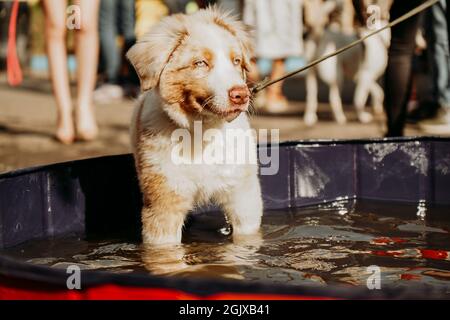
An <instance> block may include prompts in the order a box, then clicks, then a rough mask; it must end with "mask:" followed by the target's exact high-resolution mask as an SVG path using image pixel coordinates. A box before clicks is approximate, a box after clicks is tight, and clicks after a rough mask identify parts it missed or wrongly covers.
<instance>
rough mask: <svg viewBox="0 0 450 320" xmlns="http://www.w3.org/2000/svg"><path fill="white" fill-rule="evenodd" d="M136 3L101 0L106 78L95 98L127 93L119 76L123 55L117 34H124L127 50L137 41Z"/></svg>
mask: <svg viewBox="0 0 450 320" xmlns="http://www.w3.org/2000/svg"><path fill="white" fill-rule="evenodd" d="M134 7H135V1H134V0H101V2H100V16H99V31H100V53H101V59H102V62H103V65H104V69H105V75H106V81H105V83H103V84H102V85H101V86H100V87H99V88H97V90H95V92H94V100H95V101H96V102H103V103H105V102H109V101H111V100H114V99H120V98H122V97H123V95H124V90H123V88H122V86H121V85H120V79H119V74H120V69H121V64H122V60H123V59H122V57H123V56H124V55H123V54H122V49H121V48H120V47H119V46H118V44H117V37H118V36H119V35H122V36H123V41H124V48H125V50H127V49H128V48H129V47H131V45H132V44H133V43H134V42H135V40H136V37H135V34H134V24H135V8H134ZM125 50H124V51H125Z"/></svg>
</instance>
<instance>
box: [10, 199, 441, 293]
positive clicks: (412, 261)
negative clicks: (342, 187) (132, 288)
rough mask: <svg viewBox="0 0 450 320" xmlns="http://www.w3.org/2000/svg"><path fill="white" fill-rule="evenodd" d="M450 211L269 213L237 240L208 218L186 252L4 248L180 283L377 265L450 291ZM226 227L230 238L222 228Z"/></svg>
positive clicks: (396, 277)
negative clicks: (251, 234)
mask: <svg viewBox="0 0 450 320" xmlns="http://www.w3.org/2000/svg"><path fill="white" fill-rule="evenodd" d="M449 213H450V209H449V208H448V207H427V206H426V205H425V203H422V202H421V203H419V204H418V205H414V206H413V205H400V204H393V203H383V202H370V201H353V200H349V201H339V202H333V203H329V204H324V205H321V206H318V207H317V206H316V207H310V208H302V209H295V210H280V211H269V212H266V214H265V216H264V219H263V224H262V229H261V235H260V236H254V237H248V238H244V239H239V240H236V241H235V242H233V241H232V240H231V239H230V237H227V236H226V235H224V234H225V233H226V232H224V230H225V231H226V228H225V227H226V225H224V220H223V219H222V218H221V216H219V215H212V216H211V215H199V216H195V217H193V218H191V219H190V220H189V221H188V223H187V227H186V232H185V236H184V240H183V241H184V243H183V244H182V245H179V246H172V247H170V248H168V247H159V248H158V247H144V246H142V245H141V244H140V243H137V242H132V241H127V240H126V239H95V238H92V237H90V238H89V239H82V238H64V239H53V240H39V241H37V240H36V241H30V242H28V243H25V244H23V245H21V246H17V247H14V248H10V249H7V250H4V251H3V254H7V255H9V256H12V257H14V258H16V259H20V260H22V261H27V262H30V263H34V264H39V265H47V266H51V267H54V268H66V267H67V266H68V265H71V264H77V265H79V266H80V267H81V269H98V270H103V271H110V272H117V273H133V272H139V273H142V272H148V273H152V274H159V275H166V276H181V277H187V276H189V277H205V276H206V277H223V278H233V279H241V280H252V281H254V280H263V281H266V282H272V283H289V284H314V285H318V286H326V285H329V284H333V285H339V284H346V285H348V284H350V285H366V282H367V278H368V277H369V275H370V273H369V271H368V269H367V267H368V266H372V265H375V266H378V267H379V268H380V270H381V283H382V284H383V285H391V286H408V285H410V284H417V283H425V284H428V285H432V286H435V287H445V288H447V289H448V290H449V292H450V234H449V232H450V214H449ZM221 228H222V233H221V232H219V230H220V229H221Z"/></svg>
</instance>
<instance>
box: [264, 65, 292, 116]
mask: <svg viewBox="0 0 450 320" xmlns="http://www.w3.org/2000/svg"><path fill="white" fill-rule="evenodd" d="M284 69H285V68H284V60H283V59H276V60H274V61H273V65H272V73H271V75H270V79H271V80H273V79H276V78H279V77H281V76H283V75H284ZM282 86H283V82H282V81H281V82H277V83H275V84H273V85H271V86H270V87H268V88H267V103H268V104H269V105H275V106H276V109H280V110H282V109H284V108H286V107H287V104H286V98H285V97H284V95H283V91H282ZM273 111H276V110H273Z"/></svg>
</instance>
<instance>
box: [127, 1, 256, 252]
mask: <svg viewBox="0 0 450 320" xmlns="http://www.w3.org/2000/svg"><path fill="white" fill-rule="evenodd" d="M250 55H251V39H250V37H249V35H248V33H247V31H246V28H245V25H244V24H242V23H241V22H239V21H237V20H235V19H234V18H232V17H230V16H229V15H227V14H224V13H221V12H220V11H218V10H217V9H215V8H209V9H205V10H200V11H198V12H196V13H194V14H192V15H173V16H169V17H166V18H164V19H162V20H161V22H160V23H158V24H157V25H156V26H154V27H153V28H152V30H150V32H149V33H148V34H147V35H146V36H144V37H143V39H141V40H140V41H139V42H138V43H136V44H135V45H134V46H133V47H132V48H131V49H130V50H129V52H128V53H127V57H128V59H129V60H130V62H131V63H132V65H133V66H134V68H135V69H136V71H137V73H138V75H139V78H140V80H141V89H142V90H143V94H142V96H141V97H140V99H139V102H138V106H137V108H136V110H135V114H134V116H133V119H132V126H131V139H132V148H133V153H134V157H135V162H136V167H137V172H138V176H139V183H140V187H141V191H142V194H143V208H142V224H143V230H142V236H143V241H144V243H148V244H177V243H180V242H181V238H182V228H183V223H184V220H185V218H186V215H187V214H188V213H189V211H191V210H192V209H193V208H194V207H195V206H197V205H200V204H205V203H207V202H209V201H213V202H215V203H216V204H217V205H219V206H220V207H221V208H222V209H223V211H224V212H225V216H226V218H227V219H228V221H229V222H230V223H231V225H232V228H233V236H234V237H236V236H242V235H251V234H255V233H258V230H259V226H260V223H261V216H262V210H263V207H262V199H261V191H260V185H259V180H258V176H257V173H258V167H257V164H256V161H255V162H254V163H251V162H245V163H229V162H228V161H227V162H226V163H225V162H223V163H220V162H216V163H212V164H211V163H208V164H206V163H205V161H202V159H203V157H204V156H205V152H206V150H211V149H215V150H222V151H223V152H225V153H229V152H231V153H233V152H234V151H236V150H231V149H233V148H236V146H235V144H234V143H230V142H229V141H226V143H223V141H219V140H221V139H201V140H202V141H201V146H202V148H193V149H194V151H193V152H192V153H190V152H188V153H187V155H184V154H183V155H182V156H178V155H177V152H174V150H175V149H177V148H178V147H179V145H180V144H179V141H175V140H174V138H173V134H174V132H177V131H180V130H181V131H184V132H185V133H187V136H190V137H192V136H195V134H196V132H194V131H195V128H196V127H198V125H199V124H200V125H201V127H202V129H203V132H205V133H206V132H207V131H208V130H209V131H210V129H211V130H214V132H215V133H219V134H220V135H219V136H222V137H225V136H226V135H227V133H228V132H229V131H232V132H233V133H234V134H235V135H237V136H238V137H237V138H238V139H239V138H243V139H247V140H249V141H247V142H248V143H246V145H248V148H247V149H246V152H248V153H249V154H250V155H251V156H253V157H254V158H256V142H255V137H254V136H253V135H250V136H249V135H248V131H249V130H250V126H249V122H248V119H247V115H246V111H247V110H248V108H249V103H250V98H251V97H250V91H249V89H248V87H247V84H246V73H247V70H248V66H249V57H250ZM203 138H204V137H203ZM192 143H193V142H192ZM189 146H191V142H189ZM174 154H175V155H174ZM177 157H180V158H182V160H188V161H181V163H180V161H178V160H180V159H179V158H178V159H177Z"/></svg>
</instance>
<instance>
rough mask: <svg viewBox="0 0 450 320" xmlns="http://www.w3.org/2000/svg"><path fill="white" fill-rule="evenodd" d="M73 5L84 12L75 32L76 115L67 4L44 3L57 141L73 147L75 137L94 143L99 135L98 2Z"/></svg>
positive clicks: (85, 0) (49, 0)
mask: <svg viewBox="0 0 450 320" xmlns="http://www.w3.org/2000/svg"><path fill="white" fill-rule="evenodd" d="M74 4H75V5H78V6H79V8H80V11H81V21H80V28H79V29H78V30H76V38H77V40H76V44H77V45H76V56H77V89H78V93H77V101H76V105H75V114H73V109H72V99H71V94H70V85H69V75H68V70H67V49H66V44H65V35H66V29H67V26H66V9H67V1H64V0H43V5H44V12H45V37H46V46H47V54H48V58H49V65H50V76H51V80H52V85H53V91H54V94H55V98H56V105H57V111H58V117H57V129H56V138H57V139H58V140H59V141H61V142H62V143H64V144H71V143H72V142H73V141H74V140H75V137H77V138H78V139H81V140H92V139H94V138H95V137H96V136H97V134H98V126H97V122H96V119H95V113H94V106H93V102H92V95H93V92H94V88H95V82H96V74H97V63H98V47H99V45H98V8H99V1H98V0H76V1H74ZM74 120H75V121H74Z"/></svg>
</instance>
